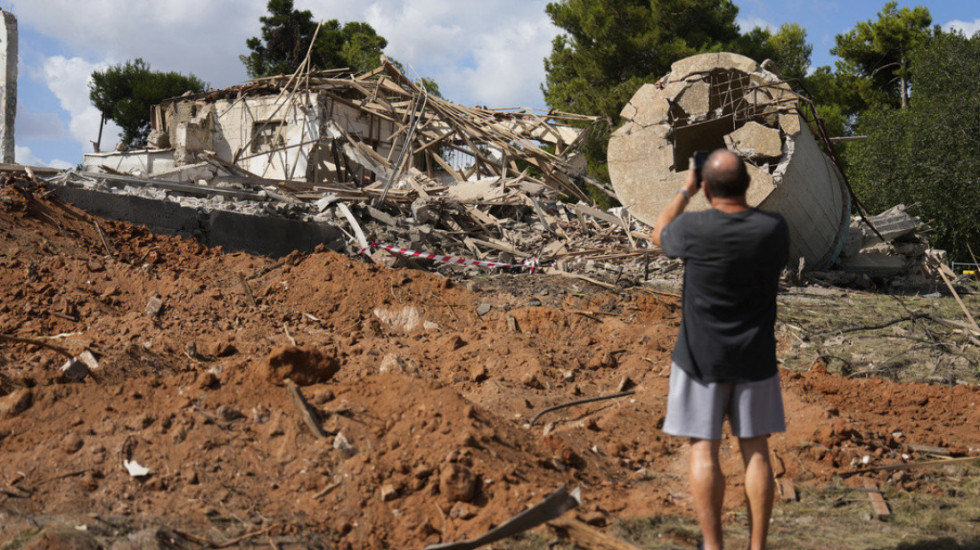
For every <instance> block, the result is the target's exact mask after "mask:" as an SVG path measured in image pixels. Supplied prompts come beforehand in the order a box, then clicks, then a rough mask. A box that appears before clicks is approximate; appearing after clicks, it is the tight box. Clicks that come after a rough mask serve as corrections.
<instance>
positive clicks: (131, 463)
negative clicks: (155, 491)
mask: <svg viewBox="0 0 980 550" xmlns="http://www.w3.org/2000/svg"><path fill="white" fill-rule="evenodd" d="M123 468H126V472H128V473H129V475H130V476H131V477H146V476H148V475H150V469H149V468H147V467H145V466H143V465H141V464H140V463H139V462H136V461H135V460H123Z"/></svg>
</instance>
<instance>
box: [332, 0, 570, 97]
mask: <svg viewBox="0 0 980 550" xmlns="http://www.w3.org/2000/svg"><path fill="white" fill-rule="evenodd" d="M335 3H336V2H335ZM545 4H546V2H543V1H520V0H498V1H496V2H484V1H476V0H465V1H456V2H446V1H445V0H403V1H399V0H377V1H375V2H373V3H371V4H370V6H369V7H368V8H367V9H366V10H364V20H366V21H367V22H368V23H370V24H371V26H373V27H374V28H375V29H376V30H377V31H378V33H379V34H381V35H382V36H384V37H385V38H387V39H388V43H389V44H388V48H387V49H386V52H387V53H388V54H389V55H390V56H392V57H395V58H397V59H398V60H400V61H402V62H404V63H408V64H410V65H412V66H414V67H415V69H416V70H417V71H418V72H419V73H421V75H422V76H428V77H431V78H434V79H435V80H436V81H437V82H438V83H439V84H440V88H441V90H442V92H443V95H445V96H446V97H448V98H449V99H451V100H453V101H458V102H460V103H465V104H477V103H479V104H486V105H490V106H495V107H509V106H514V105H518V104H521V105H523V104H537V105H540V104H541V103H543V101H542V98H541V93H540V91H539V88H538V87H539V85H540V84H541V82H542V81H543V80H544V58H545V57H546V56H547V55H548V53H549V52H550V49H551V40H552V38H554V36H555V35H556V34H557V33H558V29H557V28H555V27H554V26H552V25H551V22H550V20H549V19H548V16H547V15H546V14H545V12H544V7H545ZM314 13H316V10H314ZM351 18H354V17H353V15H351Z"/></svg>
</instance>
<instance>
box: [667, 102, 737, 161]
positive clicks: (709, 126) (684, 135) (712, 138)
mask: <svg viewBox="0 0 980 550" xmlns="http://www.w3.org/2000/svg"><path fill="white" fill-rule="evenodd" d="M733 130H735V118H734V117H733V116H732V115H731V114H729V115H726V116H724V117H722V118H716V119H712V120H706V121H704V122H698V123H696V124H690V125H687V126H679V127H675V128H674V129H673V131H672V132H671V136H670V140H671V142H672V143H673V145H674V171H675V172H683V171H685V170H687V168H688V164H689V162H690V158H691V156H692V155H693V154H694V152H695V151H714V150H715V149H724V148H725V135H726V134H729V133H731V132H732V131H733Z"/></svg>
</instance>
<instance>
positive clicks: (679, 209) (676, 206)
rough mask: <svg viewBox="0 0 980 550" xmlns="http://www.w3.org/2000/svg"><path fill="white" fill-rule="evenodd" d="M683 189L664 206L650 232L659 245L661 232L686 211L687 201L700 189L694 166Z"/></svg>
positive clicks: (689, 171)
mask: <svg viewBox="0 0 980 550" xmlns="http://www.w3.org/2000/svg"><path fill="white" fill-rule="evenodd" d="M681 190H682V191H683V192H682V191H678V192H677V194H676V195H674V196H673V198H671V199H670V202H668V203H667V206H664V209H663V210H661V211H660V213H659V214H657V221H656V222H655V223H654V225H653V231H652V232H651V233H650V240H651V241H653V244H655V245H657V246H660V234H661V233H663V230H664V227H667V224H669V223H670V222H672V221H674V219H676V218H677V216H680V215H681V213H683V212H684V209H685V208H687V203H688V202H689V201H690V200H691V198H692V197H694V195H696V194H697V193H698V191H699V190H700V187H699V186H698V182H697V179H696V178H695V177H694V169H693V168H691V169H690V170H688V171H687V179H685V180H684V186H683V187H681ZM685 193H686V194H685Z"/></svg>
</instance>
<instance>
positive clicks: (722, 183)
mask: <svg viewBox="0 0 980 550" xmlns="http://www.w3.org/2000/svg"><path fill="white" fill-rule="evenodd" d="M701 178H702V179H703V180H704V181H705V183H707V184H708V192H710V193H711V195H712V196H714V197H718V198H733V197H740V196H744V195H745V190H746V189H748V188H749V173H748V171H747V170H746V168H745V161H743V160H742V159H740V158H739V157H738V156H737V155H735V154H734V153H732V152H731V151H728V150H726V149H717V150H715V151H714V152H713V153H711V156H709V157H708V161H707V162H706V163H705V164H704V168H702V169H701Z"/></svg>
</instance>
